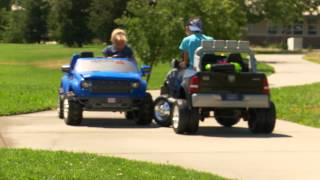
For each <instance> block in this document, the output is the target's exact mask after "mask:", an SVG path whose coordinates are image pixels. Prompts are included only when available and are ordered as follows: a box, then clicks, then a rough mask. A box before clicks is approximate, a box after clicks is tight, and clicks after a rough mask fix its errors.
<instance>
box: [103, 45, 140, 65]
mask: <svg viewBox="0 0 320 180" xmlns="http://www.w3.org/2000/svg"><path fill="white" fill-rule="evenodd" d="M102 53H103V54H104V55H105V56H106V57H115V58H128V60H129V61H131V62H133V63H135V64H137V62H136V60H135V58H134V55H133V51H132V49H131V48H130V47H129V46H127V45H126V46H125V48H124V49H123V50H122V51H117V50H116V49H115V48H114V47H113V46H112V45H110V46H107V47H106V48H105V49H104V50H103V51H102Z"/></svg>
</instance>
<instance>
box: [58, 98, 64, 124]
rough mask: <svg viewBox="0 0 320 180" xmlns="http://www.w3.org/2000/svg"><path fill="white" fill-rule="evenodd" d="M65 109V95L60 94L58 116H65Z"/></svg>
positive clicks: (60, 117) (61, 117)
mask: <svg viewBox="0 0 320 180" xmlns="http://www.w3.org/2000/svg"><path fill="white" fill-rule="evenodd" d="M63 111H64V106H63V97H62V96H61V95H59V97H58V117H59V119H63V118H64V114H63Z"/></svg>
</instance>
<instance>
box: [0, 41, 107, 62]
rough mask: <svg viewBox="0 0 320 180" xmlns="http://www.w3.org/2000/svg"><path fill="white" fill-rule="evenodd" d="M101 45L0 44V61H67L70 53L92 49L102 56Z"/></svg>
mask: <svg viewBox="0 0 320 180" xmlns="http://www.w3.org/2000/svg"><path fill="white" fill-rule="evenodd" d="M102 49H103V46H98V45H94V46H85V47H84V48H67V47H64V46H62V45H43V44H0V62H7V63H32V62H37V61H57V60H63V61H68V60H69V59H70V58H71V56H72V54H74V53H76V52H81V51H93V52H94V53H95V54H96V55H97V56H102V53H101V51H102Z"/></svg>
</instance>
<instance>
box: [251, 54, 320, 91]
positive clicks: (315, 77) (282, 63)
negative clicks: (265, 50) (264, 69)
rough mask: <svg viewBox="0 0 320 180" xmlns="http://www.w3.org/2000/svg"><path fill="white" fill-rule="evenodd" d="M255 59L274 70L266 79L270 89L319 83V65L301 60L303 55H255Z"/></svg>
mask: <svg viewBox="0 0 320 180" xmlns="http://www.w3.org/2000/svg"><path fill="white" fill-rule="evenodd" d="M257 59H258V60H259V61H261V62H265V63H268V64H270V65H271V66H273V67H274V68H275V71H276V73H275V74H273V75H271V76H270V77H269V78H268V79H269V82H270V86H271V87H283V86H293V85H304V84H311V83H315V82H320V64H315V63H312V62H309V61H305V60H303V55H257Z"/></svg>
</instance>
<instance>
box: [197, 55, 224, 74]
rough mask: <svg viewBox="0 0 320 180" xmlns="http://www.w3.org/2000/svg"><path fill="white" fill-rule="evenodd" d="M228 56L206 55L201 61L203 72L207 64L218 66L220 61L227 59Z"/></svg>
mask: <svg viewBox="0 0 320 180" xmlns="http://www.w3.org/2000/svg"><path fill="white" fill-rule="evenodd" d="M225 58H226V56H219V55H215V54H205V55H203V57H202V59H201V62H200V63H201V65H200V66H201V71H205V68H206V65H207V64H217V63H218V61H220V60H223V59H225Z"/></svg>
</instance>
